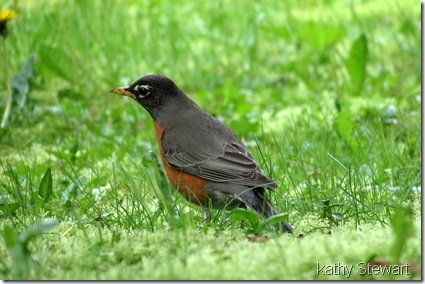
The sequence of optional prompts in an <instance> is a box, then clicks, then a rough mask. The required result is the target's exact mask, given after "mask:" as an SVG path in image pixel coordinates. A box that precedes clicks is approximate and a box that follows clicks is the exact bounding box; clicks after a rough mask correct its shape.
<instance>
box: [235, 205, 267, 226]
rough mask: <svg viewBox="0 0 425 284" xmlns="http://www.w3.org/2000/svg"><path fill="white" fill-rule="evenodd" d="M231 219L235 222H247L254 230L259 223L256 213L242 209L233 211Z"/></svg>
mask: <svg viewBox="0 0 425 284" xmlns="http://www.w3.org/2000/svg"><path fill="white" fill-rule="evenodd" d="M232 217H233V218H234V219H236V220H248V221H249V222H250V223H251V226H252V227H253V229H254V230H256V229H257V227H258V224H259V223H260V217H259V216H258V215H257V214H256V213H254V212H252V211H250V210H246V209H242V208H237V209H235V210H233V213H232Z"/></svg>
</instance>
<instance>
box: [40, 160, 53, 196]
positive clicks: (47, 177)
mask: <svg viewBox="0 0 425 284" xmlns="http://www.w3.org/2000/svg"><path fill="white" fill-rule="evenodd" d="M52 188H53V182H52V171H51V169H50V168H48V169H47V171H46V173H45V174H44V176H43V179H42V180H41V182H40V187H39V189H38V195H39V196H40V197H41V198H43V201H44V203H46V202H48V201H49V199H50V196H51V195H52Z"/></svg>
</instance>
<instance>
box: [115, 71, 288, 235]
mask: <svg viewBox="0 0 425 284" xmlns="http://www.w3.org/2000/svg"><path fill="white" fill-rule="evenodd" d="M111 93H113V94H116V95H121V96H127V97H130V98H132V99H134V100H135V101H136V102H137V103H139V104H140V105H141V106H142V107H143V108H145V109H146V111H147V112H148V113H149V114H150V116H151V117H152V120H153V128H154V131H155V134H156V142H157V144H158V150H159V153H160V156H161V161H162V165H163V167H164V170H165V173H166V175H167V177H168V179H169V181H170V183H171V184H172V186H173V187H174V188H175V189H176V190H177V191H178V192H179V193H180V194H181V195H182V196H183V197H184V198H185V199H186V200H187V201H189V202H191V203H193V204H196V205H199V206H201V207H202V208H203V209H204V210H205V211H206V212H207V213H208V208H210V207H212V209H226V210H233V209H236V208H245V209H246V208H247V207H249V208H251V209H252V210H253V211H255V212H256V213H257V214H258V215H259V216H261V217H263V218H268V217H270V216H273V215H276V214H278V211H277V210H276V209H275V207H274V206H273V205H272V203H271V201H270V200H269V199H268V198H267V194H266V189H267V190H270V191H274V190H275V189H276V188H277V187H278V184H277V183H276V181H274V180H272V179H271V178H268V177H267V176H266V175H265V174H264V172H263V171H262V170H261V168H260V166H259V164H258V163H257V161H256V160H255V159H254V157H253V155H252V154H251V153H250V152H249V150H248V148H247V147H246V146H245V145H244V144H243V142H242V141H241V139H240V138H239V137H238V136H237V135H236V134H235V132H234V131H233V130H231V129H230V128H229V127H228V126H227V125H225V124H224V123H223V122H221V121H220V120H219V119H217V118H216V117H214V116H212V115H211V114H209V113H208V112H207V111H205V110H204V109H202V108H201V107H199V106H198V105H197V104H196V103H195V102H194V101H192V100H191V99H190V98H189V97H188V96H187V95H186V94H185V93H184V92H183V91H182V90H181V89H180V88H179V87H177V85H176V84H175V83H174V82H173V81H172V80H171V79H169V78H168V77H166V76H163V75H146V76H143V77H141V78H140V79H138V80H137V81H135V82H134V83H133V84H131V85H130V86H124V87H118V88H115V89H113V90H111ZM207 215H208V214H207ZM280 226H281V228H283V231H284V232H288V233H292V231H293V228H292V226H291V225H290V224H289V223H288V222H286V221H285V222H284V223H283V224H281V225H280Z"/></svg>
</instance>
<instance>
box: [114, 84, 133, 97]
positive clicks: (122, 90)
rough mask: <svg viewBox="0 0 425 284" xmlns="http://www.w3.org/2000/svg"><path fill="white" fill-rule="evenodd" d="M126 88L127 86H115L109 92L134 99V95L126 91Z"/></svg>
mask: <svg viewBox="0 0 425 284" xmlns="http://www.w3.org/2000/svg"><path fill="white" fill-rule="evenodd" d="M127 90H128V86H125V87H119V88H115V89H113V90H112V91H111V93H113V94H116V95H120V96H126V97H130V98H133V99H136V95H134V94H133V93H131V92H129V91H127Z"/></svg>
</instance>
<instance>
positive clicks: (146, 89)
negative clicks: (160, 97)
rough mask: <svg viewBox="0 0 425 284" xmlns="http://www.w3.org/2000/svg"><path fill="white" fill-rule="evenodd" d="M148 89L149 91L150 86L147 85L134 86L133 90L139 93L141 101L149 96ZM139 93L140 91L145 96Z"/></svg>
mask: <svg viewBox="0 0 425 284" xmlns="http://www.w3.org/2000/svg"><path fill="white" fill-rule="evenodd" d="M150 89H151V86H149V85H136V87H134V90H135V91H137V92H138V93H139V95H138V97H139V98H140V99H143V98H144V97H147V96H149V94H150V93H151V92H150V91H149V90H150ZM140 91H142V92H143V93H145V94H140Z"/></svg>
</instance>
